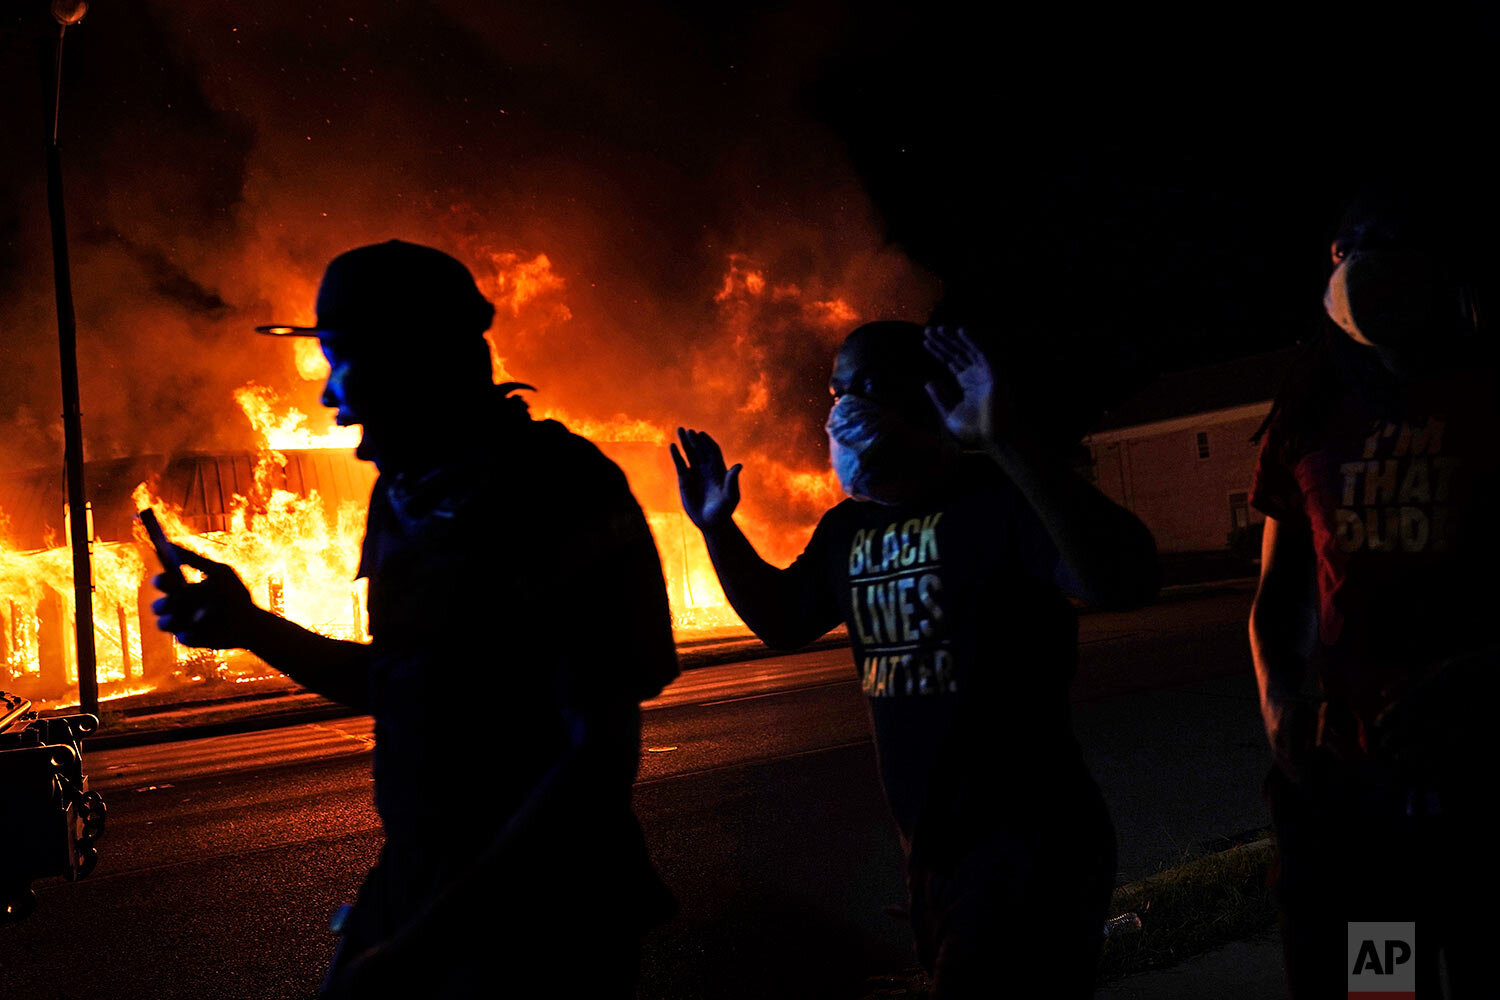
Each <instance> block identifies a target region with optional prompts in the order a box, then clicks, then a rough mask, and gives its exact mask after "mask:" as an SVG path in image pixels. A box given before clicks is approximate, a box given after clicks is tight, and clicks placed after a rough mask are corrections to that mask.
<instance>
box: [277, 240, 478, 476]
mask: <svg viewBox="0 0 1500 1000" xmlns="http://www.w3.org/2000/svg"><path fill="white" fill-rule="evenodd" d="M317 311H318V321H317V324H316V325H315V326H311V327H297V326H284V325H283V326H262V327H257V328H256V329H257V330H259V331H261V332H262V333H269V334H274V335H279V336H316V337H317V338H318V340H319V343H320V344H321V346H322V348H323V353H324V355H325V356H326V357H327V359H328V363H329V368H330V370H329V375H328V383H327V386H326V387H325V389H324V391H323V399H322V401H323V405H324V406H328V407H330V408H333V409H335V410H337V411H338V413H337V417H336V420H337V422H338V423H339V424H340V425H349V424H360V425H362V426H363V427H364V435H363V440H362V441H361V443H360V447H359V451H358V454H359V456H360V457H361V458H366V459H369V460H372V461H374V462H376V464H378V465H381V466H382V468H384V467H386V466H387V465H398V464H402V463H403V462H405V461H407V460H409V459H410V458H412V457H414V456H417V455H421V454H429V455H430V454H438V453H441V452H443V451H444V450H445V447H444V444H445V442H449V441H453V440H455V439H458V438H462V437H463V434H462V433H461V432H462V426H461V425H462V424H463V422H465V421H472V420H474V419H475V416H476V414H477V412H478V411H479V410H480V409H481V408H482V407H483V406H484V405H486V403H487V402H488V400H489V398H490V396H491V395H492V393H491V392H490V387H491V385H492V383H493V373H492V367H491V363H490V353H489V345H488V344H487V343H486V342H485V340H484V332H485V330H487V329H488V328H489V326H490V323H491V322H492V320H493V319H494V315H495V310H494V307H493V306H492V305H490V303H489V302H488V301H486V300H485V298H484V296H483V295H481V294H480V292H479V289H478V287H477V286H476V285H475V283H474V278H473V275H471V274H470V273H469V270H468V268H466V267H465V266H464V265H463V264H462V263H460V262H459V261H458V260H456V259H454V258H453V257H450V256H449V255H448V254H445V253H443V252H442V251H440V250H435V249H433V248H431V247H425V246H419V245H417V244H414V243H406V242H404V241H401V240H389V241H387V242H385V243H377V244H372V245H370V246H364V247H358V248H356V249H354V250H350V251H348V252H347V253H343V254H340V255H339V256H338V257H335V258H334V259H333V261H332V262H330V263H329V265H328V268H327V270H326V271H325V272H324V274H323V281H322V284H321V285H320V286H319V288H318V300H317Z"/></svg>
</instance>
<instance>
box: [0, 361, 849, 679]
mask: <svg viewBox="0 0 1500 1000" xmlns="http://www.w3.org/2000/svg"><path fill="white" fill-rule="evenodd" d="M307 366H308V367H307V370H308V372H309V374H310V377H321V372H320V371H319V370H318V368H317V365H316V364H315V363H312V362H307ZM235 396H236V400H237V402H238V403H239V406H240V408H241V409H242V411H243V412H244V414H245V415H246V417H247V418H248V419H249V421H250V423H251V424H252V425H253V426H254V427H255V428H256V431H257V433H258V435H259V436H260V438H261V440H262V442H263V444H262V447H261V448H260V449H259V450H256V451H240V452H219V453H205V452H185V453H179V454H176V455H171V456H166V455H137V456H131V457H127V458H121V459H115V460H109V461H102V462H94V463H90V464H89V465H88V467H87V470H86V476H87V481H88V493H89V496H90V497H91V500H90V508H89V512H88V517H89V528H90V537H91V538H92V540H93V541H92V545H91V556H92V563H93V575H94V588H95V590H94V627H95V640H96V641H95V644H96V647H97V651H98V673H99V680H100V683H101V695H102V697H104V698H106V699H108V698H118V697H121V696H124V695H131V694H138V693H144V692H146V691H151V690H156V689H161V688H165V687H170V686H174V685H180V684H185V683H194V682H197V683H202V684H214V683H218V684H225V683H233V684H248V683H257V682H262V681H266V680H268V679H271V678H272V677H273V676H274V673H273V672H272V671H271V670H270V668H268V667H266V666H265V664H263V663H261V662H260V661H259V660H258V659H257V658H255V657H254V656H252V655H251V654H249V653H246V652H244V651H227V652H217V651H210V650H196V649H188V648H183V647H179V646H178V645H177V644H176V643H175V642H174V641H173V639H172V638H171V636H169V635H165V634H162V633H160V632H159V631H157V630H156V628H155V627H154V621H153V617H154V616H153V615H152V614H151V611H150V605H151V602H152V601H153V600H154V599H155V598H156V597H157V596H159V594H158V593H157V591H156V590H155V588H154V587H153V586H152V585H151V580H152V577H153V576H154V574H155V573H157V572H159V569H160V568H159V566H157V563H156V558H155V556H154V554H153V553H152V552H151V549H150V546H149V544H148V543H147V542H146V540H145V537H144V534H143V532H142V530H141V528H140V527H139V525H138V524H136V523H135V518H134V515H135V513H136V511H137V510H139V509H140V508H142V507H145V506H151V507H154V508H155V509H156V510H157V511H158V512H159V515H160V517H161V519H162V521H163V522H164V525H165V526H166V529H167V531H168V534H169V535H171V536H173V537H174V538H177V539H180V540H183V541H185V542H186V544H188V545H189V546H191V547H193V548H196V549H198V550H199V551H201V552H203V553H204V554H206V555H209V556H211V557H213V558H216V559H220V560H223V561H225V562H228V563H230V564H231V565H233V566H235V567H236V568H238V569H239V571H240V573H241V575H242V576H243V577H244V579H245V582H246V584H247V585H248V586H249V587H250V589H251V592H252V594H253V595H254V596H255V599H256V600H257V602H258V603H260V604H261V605H262V606H263V607H266V608H269V609H270V610H272V611H275V612H276V613H278V614H282V615H284V616H286V617H288V618H290V619H292V620H294V621H297V622H299V623H301V624H303V625H305V626H307V627H309V628H311V629H313V630H314V631H317V632H319V633H322V634H324V635H329V636H332V637H336V638H344V639H353V640H356V641H358V640H363V639H364V638H366V627H367V620H366V614H365V605H364V584H363V581H358V580H355V579H354V574H355V571H356V567H357V564H358V558H359V546H360V540H361V538H362V536H363V531H364V515H365V507H366V504H367V501H368V499H369V495H370V491H371V489H372V487H373V485H374V480H375V471H374V467H373V466H371V465H369V464H367V463H365V462H361V461H359V460H357V459H356V458H355V457H354V454H353V446H354V445H355V444H356V443H357V436H358V430H357V429H355V428H347V429H341V428H333V429H331V430H329V431H327V432H326V433H323V434H315V433H313V432H312V431H310V430H308V429H307V419H306V418H305V417H304V416H303V415H302V414H300V413H299V412H297V411H296V410H295V409H291V408H288V407H286V406H284V405H283V404H282V403H281V401H280V400H279V399H278V398H277V397H276V395H275V394H274V393H273V392H271V390H269V389H266V388H265V387H262V386H257V385H254V384H249V385H246V386H243V387H241V389H240V390H238V391H237V392H236V394H235ZM538 415H539V416H545V414H538ZM569 422H570V423H571V424H572V426H573V427H574V428H575V429H576V430H578V431H579V432H581V433H584V434H586V435H588V436H590V437H591V438H592V439H593V440H594V441H595V443H596V444H598V445H599V447H600V448H601V450H603V451H604V452H605V453H606V454H607V455H609V456H610V457H611V458H612V459H613V460H614V461H615V462H616V463H617V464H619V465H620V466H621V467H622V468H623V469H624V470H625V471H626V473H627V475H628V477H629V478H630V480H631V483H632V487H633V489H634V491H635V492H636V495H637V498H638V499H639V500H640V502H641V504H642V507H643V508H644V509H645V511H646V513H647V518H648V520H649V522H650V524H651V528H652V532H653V534H654V536H655V538H656V542H657V547H658V550H659V551H660V553H661V556H662V562H663V571H664V574H665V576H666V578H667V583H668V593H669V597H670V600H671V603H672V611H673V625H674V627H675V629H676V631H677V634H678V636H679V638H683V639H688V638H701V637H711V636H715V635H719V634H725V633H735V632H738V631H741V630H742V629H743V626H742V625H741V623H740V622H739V619H738V617H737V616H736V615H735V614H734V612H733V610H732V609H731V608H730V607H729V606H728V604H727V602H726V600H725V598H724V594H723V591H722V590H721V589H720V587H719V584H718V580H717V578H716V576H715V574H714V572H713V569H712V566H711V564H710V562H709V560H708V556H707V552H706V551H705V549H704V547H703V543H702V539H701V536H700V535H699V534H698V532H697V531H695V530H692V529H691V526H690V525H689V524H688V523H687V520H686V517H685V516H684V515H683V513H682V511H681V509H680V506H679V504H678V502H677V496H676V485H675V479H674V478H673V474H672V471H671V466H670V463H669V461H668V460H667V458H666V441H667V432H666V431H665V429H662V428H658V427H655V426H653V425H651V424H649V423H647V422H645V421H639V420H629V419H623V418H622V419H617V420H613V421H605V422H597V421H596V422H590V421H569ZM61 478H62V477H61V476H60V475H59V473H58V471H57V470H55V469H39V470H34V471H32V472H29V473H24V474H12V475H10V476H8V477H4V478H0V512H3V516H4V520H3V521H0V526H3V534H0V640H3V641H0V681H3V682H4V683H5V684H7V685H8V686H9V687H11V688H13V689H21V690H26V691H27V692H28V693H29V694H31V695H32V696H33V697H34V698H35V699H37V700H41V701H51V702H59V703H61V702H67V701H69V700H71V698H72V697H73V694H72V692H75V691H76V685H77V682H78V672H77V671H78V663H77V655H76V651H75V649H74V640H73V635H74V631H73V629H74V624H73V606H72V575H71V567H70V564H69V553H68V551H67V548H66V546H65V545H64V544H63V543H62V541H61V539H64V538H65V537H66V534H67V518H68V517H69V512H68V510H67V505H66V501H65V498H64V493H63V489H62V482H61ZM791 488H793V489H801V490H804V491H808V492H811V493H813V494H814V495H817V494H820V493H821V494H831V491H833V490H836V486H835V485H833V484H832V483H831V481H830V480H828V477H827V476H826V475H822V476H820V475H818V474H815V473H811V472H809V473H803V474H801V475H800V477H799V476H795V474H794V476H793V477H792V478H791ZM580 603H581V605H582V606H581V607H580V614H587V607H586V604H587V596H586V595H582V594H581V595H580Z"/></svg>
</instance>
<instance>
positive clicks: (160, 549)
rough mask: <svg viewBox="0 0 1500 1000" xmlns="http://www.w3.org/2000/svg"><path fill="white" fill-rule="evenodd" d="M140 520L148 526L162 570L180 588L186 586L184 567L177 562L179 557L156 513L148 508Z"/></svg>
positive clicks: (152, 544) (148, 534)
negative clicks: (183, 573) (173, 549)
mask: <svg viewBox="0 0 1500 1000" xmlns="http://www.w3.org/2000/svg"><path fill="white" fill-rule="evenodd" d="M140 518H141V523H142V524H144V525H145V526H146V535H147V537H149V538H150V539H151V547H152V548H154V549H156V558H157V559H159V560H161V568H162V569H164V570H166V573H167V576H169V577H171V578H173V579H174V580H175V582H176V583H177V584H178V586H185V585H186V584H187V580H186V579H185V578H184V577H183V575H182V566H181V565H180V564H179V563H178V562H177V555H176V553H174V552H173V551H172V546H171V544H170V543H168V541H167V536H166V533H165V532H163V531H162V530H161V522H160V521H158V520H157V519H156V511H154V510H152V509H151V508H150V507H147V508H146V509H145V510H143V511H141V512H140Z"/></svg>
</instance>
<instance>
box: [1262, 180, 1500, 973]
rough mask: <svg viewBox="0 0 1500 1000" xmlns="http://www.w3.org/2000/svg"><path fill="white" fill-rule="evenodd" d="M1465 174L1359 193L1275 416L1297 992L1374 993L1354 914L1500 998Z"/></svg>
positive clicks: (1284, 819) (1490, 528)
mask: <svg viewBox="0 0 1500 1000" xmlns="http://www.w3.org/2000/svg"><path fill="white" fill-rule="evenodd" d="M1484 183H1485V184H1486V185H1488V184H1489V183H1490V182H1489V180H1488V178H1486V179H1485V182H1484ZM1456 190H1458V189H1457V188H1453V187H1451V186H1450V185H1449V184H1442V186H1441V187H1432V188H1423V187H1412V186H1403V187H1389V188H1386V189H1384V190H1372V191H1371V192H1369V193H1368V194H1367V195H1366V196H1364V197H1363V198H1361V199H1360V200H1359V201H1358V202H1357V203H1356V204H1355V205H1354V206H1353V207H1352V208H1351V209H1350V211H1349V212H1348V214H1347V215H1346V217H1345V219H1344V222H1343V225H1342V227H1341V229H1340V231H1339V234H1338V236H1337V239H1336V240H1335V242H1334V244H1333V247H1332V255H1333V264H1334V268H1333V274H1332V276H1331V278H1330V279H1329V283H1328V288H1327V294H1326V298H1325V306H1326V311H1327V313H1328V316H1329V320H1330V322H1329V325H1328V327H1327V331H1326V334H1325V336H1324V338H1323V339H1322V341H1321V342H1319V343H1317V344H1315V345H1314V346H1313V347H1312V348H1311V349H1310V351H1309V352H1308V354H1307V355H1306V356H1305V357H1304V358H1303V359H1302V361H1301V362H1300V363H1299V364H1298V366H1297V367H1296V369H1295V370H1294V371H1293V373H1292V375H1291V377H1290V379H1289V381H1288V385H1287V387H1286V388H1285V389H1284V390H1283V391H1282V392H1281V394H1280V395H1279V396H1278V398H1277V400H1276V403H1275V406H1274V408H1273V410H1272V413H1271V415H1270V417H1268V418H1267V426H1266V427H1265V428H1263V429H1262V431H1263V433H1264V439H1263V442H1262V447H1261V453H1260V461H1259V465H1258V467H1257V469H1256V474H1255V484H1254V488H1253V491H1252V493H1251V503H1253V504H1254V505H1255V506H1256V507H1257V508H1259V509H1260V510H1262V511H1264V512H1265V514H1266V515H1267V520H1266V525H1265V536H1264V541H1263V554H1262V561H1261V580H1260V588H1259V591H1258V593H1257V595H1256V598H1255V606H1254V610H1253V612H1252V616H1251V622H1250V639H1251V645H1252V648H1253V651H1254V656H1255V667H1256V672H1257V675H1258V677H1259V681H1260V692H1261V710H1262V714H1263V716H1264V719H1265V726H1266V734H1267V736H1268V737H1269V739H1270V742H1271V747H1272V751H1273V754H1274V757H1275V761H1276V764H1275V767H1274V768H1273V770H1272V772H1271V774H1270V776H1269V777H1268V778H1267V780H1266V793H1267V798H1268V800H1269V802H1270V805H1271V811H1272V816H1273V818H1274V820H1275V824H1276V834H1277V840H1278V844H1279V848H1280V859H1281V860H1280V875H1279V878H1278V885H1277V894H1278V899H1279V902H1280V905H1281V909H1282V917H1283V927H1282V929H1283V937H1284V943H1285V948H1286V969H1287V978H1288V982H1289V985H1290V987H1291V992H1292V994H1293V996H1295V997H1297V998H1321V997H1329V996H1335V995H1337V996H1343V995H1345V991H1346V990H1348V989H1350V988H1351V986H1350V983H1351V980H1350V974H1351V971H1352V964H1351V961H1350V960H1351V957H1352V956H1351V953H1350V952H1349V951H1348V950H1347V948H1348V933H1349V928H1348V924H1349V922H1350V921H1360V922H1370V921H1387V922H1415V924H1416V928H1415V929H1416V953H1415V963H1416V973H1417V977H1418V978H1417V995H1418V996H1440V995H1442V993H1441V989H1440V986H1439V965H1440V953H1441V956H1442V957H1441V964H1442V965H1444V966H1445V967H1446V977H1447V979H1448V981H1449V983H1450V985H1451V986H1452V988H1453V992H1452V994H1451V995H1452V996H1454V997H1470V996H1491V995H1493V994H1494V988H1493V986H1492V984H1491V982H1490V980H1491V978H1492V974H1491V972H1490V971H1489V970H1488V965H1489V961H1488V952H1489V950H1490V947H1489V939H1490V937H1491V936H1492V935H1491V932H1490V927H1489V925H1490V923H1491V922H1492V921H1493V908H1494V899H1495V889H1496V878H1495V863H1494V859H1493V858H1492V856H1491V855H1492V846H1491V844H1490V841H1491V840H1492V838H1491V837H1490V836H1489V821H1488V820H1487V819H1483V817H1485V816H1487V814H1488V809H1487V808H1485V807H1486V805H1488V800H1489V799H1490V798H1492V796H1491V795H1490V789H1491V788H1492V787H1493V783H1494V777H1493V751H1492V750H1491V748H1490V747H1489V745H1488V740H1487V735H1488V731H1489V730H1490V729H1492V728H1493V725H1494V723H1493V713H1494V705H1495V696H1496V694H1497V690H1500V687H1497V681H1500V673H1497V670H1500V656H1497V653H1496V650H1497V645H1496V644H1497V637H1496V633H1495V626H1494V615H1495V613H1496V609H1497V608H1500V584H1497V580H1500V577H1497V570H1496V561H1497V558H1500V530H1497V520H1496V517H1495V514H1494V511H1493V510H1492V509H1490V508H1491V507H1492V506H1493V500H1494V497H1495V496H1496V488H1497V487H1500V462H1497V451H1496V442H1497V440H1500V437H1497V434H1500V409H1497V398H1496V389H1497V385H1500V383H1497V381H1496V366H1495V353H1494V343H1493V337H1494V333H1495V331H1494V330H1493V329H1486V328H1485V325H1484V322H1483V320H1484V316H1483V313H1482V311H1481V308H1480V305H1481V303H1480V300H1479V295H1478V288H1479V287H1480V284H1481V283H1482V282H1488V281H1492V280H1493V276H1492V273H1491V272H1490V270H1489V267H1490V265H1492V264H1493V249H1492V246H1491V243H1492V240H1493V236H1492V234H1493V232H1494V229H1493V215H1490V216H1488V217H1486V216H1484V215H1483V214H1482V213H1480V212H1478V211H1476V208H1477V206H1476V205H1474V204H1473V203H1471V202H1464V201H1462V200H1460V199H1459V198H1456V197H1453V198H1451V200H1449V201H1448V203H1447V205H1446V206H1444V205H1443V204H1441V203H1440V199H1444V198H1447V197H1448V196H1451V195H1453V194H1454V193H1455V191H1456ZM1310 666H1311V667H1315V669H1314V670H1311V671H1310V670H1309V667H1310ZM1309 674H1313V675H1315V676H1313V677H1309ZM1311 680H1316V682H1317V683H1316V685H1313V684H1310V683H1308V682H1309V681H1311ZM1368 978H1369V977H1367V979H1368Z"/></svg>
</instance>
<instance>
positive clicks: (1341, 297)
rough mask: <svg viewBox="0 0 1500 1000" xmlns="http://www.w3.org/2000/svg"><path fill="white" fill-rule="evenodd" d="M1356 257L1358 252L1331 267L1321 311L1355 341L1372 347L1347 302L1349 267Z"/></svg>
mask: <svg viewBox="0 0 1500 1000" xmlns="http://www.w3.org/2000/svg"><path fill="white" fill-rule="evenodd" d="M1358 257H1359V254H1351V255H1350V256H1348V257H1345V258H1344V259H1343V260H1341V261H1339V265H1338V267H1336V268H1334V269H1333V274H1331V275H1329V276H1328V288H1327V290H1326V291H1324V292H1323V311H1324V312H1326V313H1328V318H1329V319H1331V320H1333V321H1334V322H1335V323H1336V324H1338V327H1339V329H1341V330H1343V331H1344V332H1345V333H1347V334H1348V335H1349V336H1350V337H1352V338H1354V340H1355V341H1356V342H1357V343H1360V344H1364V345H1365V346H1366V347H1373V346H1374V345H1373V344H1371V343H1370V341H1369V338H1367V337H1366V336H1365V335H1364V334H1363V333H1360V332H1359V324H1358V323H1356V322H1355V321H1354V309H1353V307H1352V306H1351V305H1350V304H1349V268H1350V264H1351V263H1352V262H1353V261H1354V260H1355V259H1356V258H1358Z"/></svg>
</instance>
